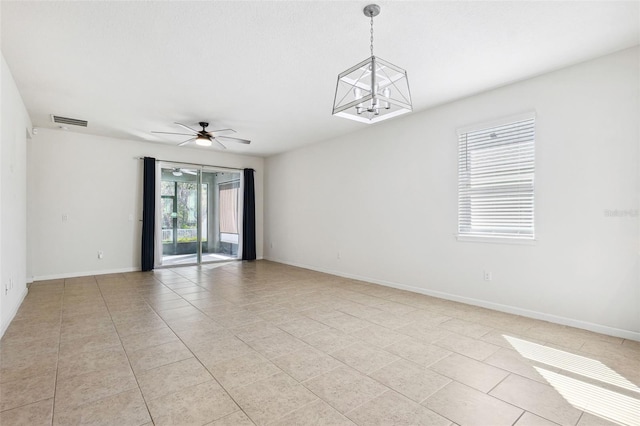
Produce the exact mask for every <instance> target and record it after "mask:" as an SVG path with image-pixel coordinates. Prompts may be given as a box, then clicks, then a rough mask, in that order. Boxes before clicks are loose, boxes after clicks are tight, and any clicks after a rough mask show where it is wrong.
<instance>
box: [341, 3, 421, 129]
mask: <svg viewBox="0 0 640 426" xmlns="http://www.w3.org/2000/svg"><path fill="white" fill-rule="evenodd" d="M363 12H364V14H365V16H367V17H369V18H370V20H371V39H370V41H371V45H370V50H371V57H369V58H367V59H365V60H364V61H362V62H360V63H358V64H356V65H354V66H352V67H351V68H349V69H348V70H346V71H344V72H342V73H340V74H339V75H338V83H337V85H336V94H335V98H334V101H333V115H335V116H338V117H343V118H348V119H350V120H355V121H359V122H361V123H368V124H370V123H376V122H379V121H382V120H387V119H389V118H392V117H397V116H399V115H402V114H406V113H408V112H411V111H412V109H413V107H412V105H411V92H410V91H409V80H408V79H407V72H406V71H405V70H403V69H402V68H400V67H398V66H396V65H393V64H392V63H390V62H387V61H385V60H383V59H381V58H378V57H376V56H374V54H373V17H374V16H377V15H378V14H379V13H380V6H378V5H376V4H370V5H368V6H366V7H365V8H364V10H363Z"/></svg>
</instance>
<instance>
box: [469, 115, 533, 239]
mask: <svg viewBox="0 0 640 426" xmlns="http://www.w3.org/2000/svg"><path fill="white" fill-rule="evenodd" d="M534 166H535V117H533V116H529V117H528V118H520V119H516V120H515V121H512V122H509V123H506V124H500V125H496V126H491V127H484V128H481V129H476V130H471V131H460V132H459V133H458V235H459V236H469V237H499V238H516V239H533V238H534V220H533V219H534V196H533V195H534V192H533V189H534Z"/></svg>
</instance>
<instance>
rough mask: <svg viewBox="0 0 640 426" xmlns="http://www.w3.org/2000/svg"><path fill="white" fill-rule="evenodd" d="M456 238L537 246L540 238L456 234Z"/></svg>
mask: <svg viewBox="0 0 640 426" xmlns="http://www.w3.org/2000/svg"><path fill="white" fill-rule="evenodd" d="M456 239H457V240H458V241H461V242H466V243H489V244H514V245H525V246H535V245H536V244H538V240H536V239H528V238H508V237H507V238H505V237H473V236H470V235H459V234H456Z"/></svg>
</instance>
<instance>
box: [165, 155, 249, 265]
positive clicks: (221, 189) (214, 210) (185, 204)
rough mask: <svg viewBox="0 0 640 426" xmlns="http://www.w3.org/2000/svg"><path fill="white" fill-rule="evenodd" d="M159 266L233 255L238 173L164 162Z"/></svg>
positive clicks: (235, 244)
mask: <svg viewBox="0 0 640 426" xmlns="http://www.w3.org/2000/svg"><path fill="white" fill-rule="evenodd" d="M161 170H162V180H161V189H160V205H161V208H162V220H161V222H162V231H161V232H162V236H161V238H162V265H163V266H175V265H192V264H200V263H204V262H215V261H223V260H231V259H236V258H237V257H238V245H239V232H238V229H239V220H238V218H239V217H240V214H239V205H238V201H239V192H240V173H239V172H229V171H222V170H215V169H209V168H205V167H200V166H189V165H184V164H177V163H176V164H171V163H162V165H161Z"/></svg>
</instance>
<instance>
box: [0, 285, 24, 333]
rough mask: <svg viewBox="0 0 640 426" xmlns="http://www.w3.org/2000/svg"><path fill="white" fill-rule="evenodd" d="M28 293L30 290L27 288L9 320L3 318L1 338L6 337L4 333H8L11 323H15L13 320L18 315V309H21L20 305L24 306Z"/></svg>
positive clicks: (10, 312) (12, 309)
mask: <svg viewBox="0 0 640 426" xmlns="http://www.w3.org/2000/svg"><path fill="white" fill-rule="evenodd" d="M27 293H29V289H28V288H27V287H26V286H25V288H24V291H23V292H22V295H21V296H20V300H19V301H18V303H16V304H15V306H13V308H11V311H9V315H8V316H7V318H3V320H2V330H0V338H1V337H2V336H4V332H5V331H7V328H9V324H11V321H13V318H14V317H15V316H16V314H17V313H18V309H20V305H22V302H23V301H24V298H25V297H27Z"/></svg>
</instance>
